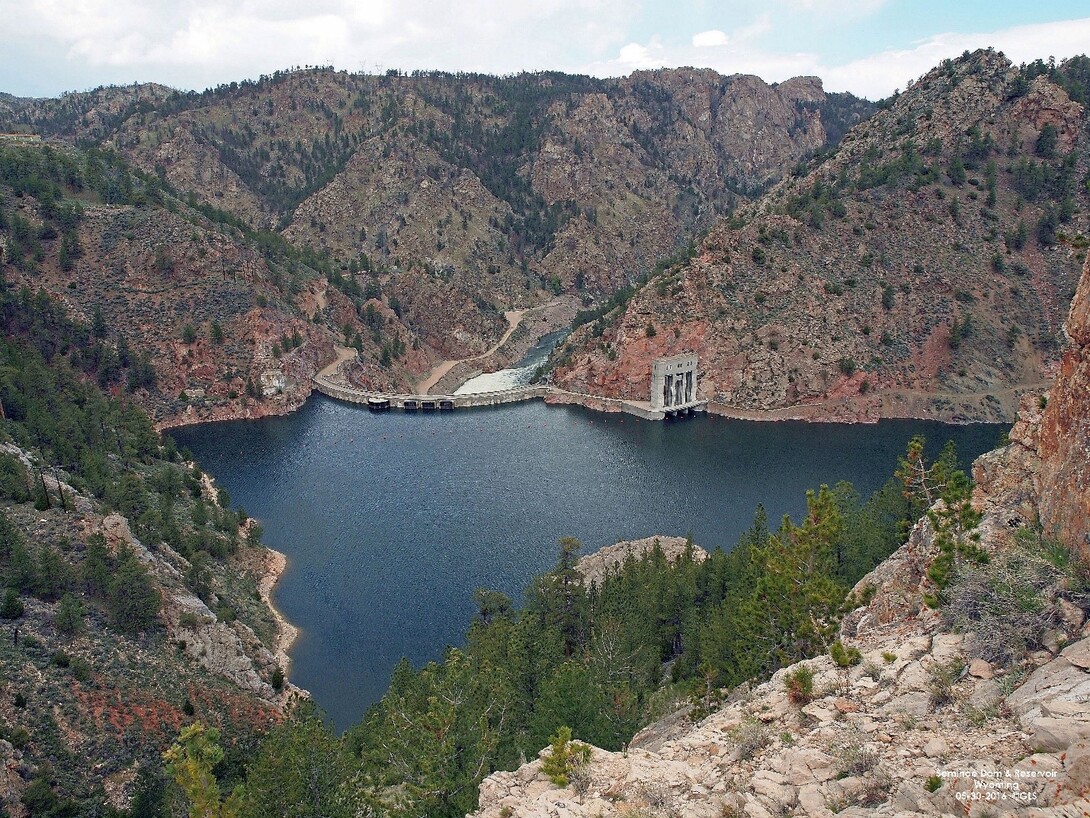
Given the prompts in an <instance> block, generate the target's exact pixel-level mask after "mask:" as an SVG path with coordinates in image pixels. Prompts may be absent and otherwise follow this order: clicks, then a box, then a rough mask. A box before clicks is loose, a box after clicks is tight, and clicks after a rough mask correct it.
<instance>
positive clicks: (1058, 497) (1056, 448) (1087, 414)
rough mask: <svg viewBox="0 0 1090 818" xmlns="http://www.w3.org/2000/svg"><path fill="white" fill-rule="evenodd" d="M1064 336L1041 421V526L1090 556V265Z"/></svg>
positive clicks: (1088, 264) (1083, 275) (1077, 294)
mask: <svg viewBox="0 0 1090 818" xmlns="http://www.w3.org/2000/svg"><path fill="white" fill-rule="evenodd" d="M1066 330H1067V336H1068V338H1069V340H1070V346H1069V347H1068V349H1067V351H1066V352H1065V353H1064V357H1063V363H1062V364H1061V368H1060V375H1059V378H1058V379H1057V381H1056V386H1055V387H1053V389H1052V392H1051V393H1050V394H1049V399H1048V405H1047V406H1046V407H1045V410H1044V413H1043V415H1042V417H1041V427H1040V433H1039V434H1040V440H1039V444H1038V446H1039V449H1038V451H1039V454H1040V458H1041V467H1040V468H1041V475H1040V486H1041V523H1042V525H1043V526H1044V528H1045V531H1046V532H1047V533H1050V534H1053V535H1055V536H1058V537H1059V539H1060V540H1062V541H1063V542H1064V543H1065V544H1066V545H1067V546H1068V547H1070V548H1077V549H1078V550H1079V551H1080V552H1081V553H1082V554H1083V555H1085V556H1090V539H1088V532H1090V260H1088V262H1087V264H1086V265H1085V266H1084V267H1083V271H1082V279H1081V281H1080V282H1079V287H1078V290H1077V291H1076V293H1075V300H1074V301H1073V302H1072V304H1071V313H1070V316H1069V317H1068V320H1067V325H1066Z"/></svg>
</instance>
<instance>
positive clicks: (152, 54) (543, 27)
mask: <svg viewBox="0 0 1090 818" xmlns="http://www.w3.org/2000/svg"><path fill="white" fill-rule="evenodd" d="M639 13H640V9H639V5H638V4H637V3H633V2H631V0H628V1H627V2H626V0H535V2H511V0H463V2H460V3H458V4H453V3H445V2H444V3H440V2H436V0H397V2H396V4H395V2H394V0H308V1H307V2H305V3H300V2H298V0H0V20H3V21H4V24H3V25H0V52H2V50H3V48H2V44H3V43H4V42H19V43H25V42H27V41H35V42H40V43H42V45H41V47H40V48H38V51H39V52H40V53H43V54H44V53H45V52H47V51H49V52H52V53H56V52H57V50H58V49H59V50H60V51H61V52H62V53H65V54H67V57H68V63H69V64H68V66H67V67H66V68H64V69H62V70H65V71H67V72H68V74H69V75H72V76H76V77H79V78H80V79H81V80H82V79H83V78H84V77H88V76H92V77H103V76H106V77H109V79H108V80H106V81H110V80H115V79H116V77H117V76H118V75H121V76H126V75H127V76H128V77H129V78H130V79H132V78H136V77H143V78H149V77H151V78H154V79H158V80H160V81H164V82H167V83H170V84H174V85H179V86H182V87H196V88H202V87H204V86H205V85H214V84H217V83H220V82H226V81H231V80H235V79H242V78H244V77H254V76H256V75H257V74H259V73H266V72H269V71H272V70H275V69H277V68H288V67H291V66H294V65H308V64H309V65H314V64H326V63H332V64H334V65H336V66H337V67H339V68H344V69H347V70H350V71H360V70H380V69H383V68H395V67H396V68H403V69H414V68H425V69H428V68H435V69H443V70H455V71H457V70H481V71H488V72H491V73H506V72H513V71H519V70H524V69H525V70H535V69H539V68H558V69H568V70H576V69H578V67H579V66H580V65H581V64H583V63H584V62H586V60H587V59H588V55H589V58H591V59H594V58H599V57H604V56H605V55H607V54H609V53H610V52H614V53H615V51H616V49H618V48H619V47H620V46H621V45H623V44H624V43H625V41H626V37H628V36H629V35H626V32H627V31H628V29H629V28H630V23H631V21H632V19H634V18H635V17H636V16H638V15H639ZM645 47H646V46H645ZM55 70H56V69H54V71H55ZM4 71H5V67H4V65H3V57H2V56H0V76H3V74H4ZM99 81H103V80H101V79H100V80H99ZM73 85H81V86H82V87H88V85H87V83H85V82H79V83H73ZM4 90H15V91H18V89H8V88H5V89H4ZM58 90H59V89H58Z"/></svg>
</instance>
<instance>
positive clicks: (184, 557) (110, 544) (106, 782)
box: [0, 280, 284, 816]
mask: <svg viewBox="0 0 1090 818" xmlns="http://www.w3.org/2000/svg"><path fill="white" fill-rule="evenodd" d="M0 316H2V322H0V323H2V326H3V327H4V331H3V337H2V338H0V577H2V582H3V585H4V589H5V590H4V592H3V593H4V596H3V602H2V604H0V620H3V628H2V635H3V638H2V639H0V676H2V679H3V696H2V701H0V734H2V737H3V739H4V740H3V741H2V742H0V755H2V756H3V759H4V766H5V771H6V772H5V776H4V778H3V779H2V781H0V798H2V799H3V801H4V806H5V808H6V809H7V810H8V814H11V815H20V814H27V813H26V812H23V811H21V808H26V809H27V810H29V814H31V815H42V816H44V815H55V816H59V815H106V814H119V813H117V812H116V810H115V809H114V808H121V807H124V808H125V809H126V810H127V808H128V806H129V805H130V804H131V803H133V802H132V799H133V798H134V797H135V798H136V799H137V800H136V804H137V809H138V810H139V809H142V808H141V807H139V804H141V803H144V801H145V800H146V799H148V798H159V797H160V796H161V793H162V789H163V783H162V782H163V773H162V761H161V759H160V753H161V752H162V751H163V749H164V748H165V747H166V746H167V745H168V744H169V742H170V741H171V739H172V738H173V737H174V736H175V735H176V733H177V730H178V729H179V727H180V726H181V725H182V724H184V723H186V722H187V721H190V720H192V719H194V718H199V719H201V720H203V721H205V722H207V723H211V724H215V725H217V726H219V727H220V728H222V729H223V731H224V736H225V742H226V743H225V747H226V749H227V757H228V762H227V765H228V766H227V767H225V768H224V769H230V765H240V764H241V763H242V761H243V759H244V758H245V757H246V756H247V755H248V753H249V752H250V751H251V748H252V746H253V744H254V742H255V741H256V740H257V737H258V736H259V735H260V734H261V733H262V732H264V731H265V730H266V729H267V728H268V726H269V724H270V722H271V721H272V722H274V721H276V720H277V719H279V718H280V708H281V702H280V698H281V695H280V691H281V690H282V689H283V688H284V676H283V673H282V671H280V670H279V669H278V665H277V664H276V661H275V660H274V658H273V656H272V653H271V649H272V648H274V647H275V640H276V636H277V629H278V627H277V625H276V623H275V621H274V619H273V616H272V614H271V612H270V610H269V609H268V608H267V607H266V606H265V605H264V603H263V602H262V601H261V600H260V599H259V598H258V595H257V593H256V588H257V583H258V582H259V580H260V579H261V578H262V577H263V576H264V575H265V573H266V570H267V569H266V560H267V553H266V551H265V549H264V548H262V547H260V546H259V545H258V540H259V537H260V528H259V527H257V526H255V524H254V522H253V521H250V520H248V518H247V517H246V514H245V512H243V511H242V510H241V509H232V508H230V505H229V498H228V497H227V495H226V494H225V493H223V492H219V493H217V492H215V490H214V488H213V486H212V484H211V483H209V482H207V478H206V477H204V476H203V475H202V474H201V473H200V471H199V469H198V468H197V467H196V466H195V465H193V464H191V463H188V462H186V460H185V458H184V457H183V456H182V455H181V454H179V453H178V452H177V451H176V450H175V449H174V447H173V446H172V445H171V443H170V442H169V441H168V440H165V439H161V438H160V437H159V435H158V434H157V433H156V432H155V429H154V427H153V425H152V423H151V420H150V419H149V418H148V416H147V414H146V413H145V412H144V411H143V410H142V409H141V408H140V407H139V406H137V405H136V404H135V403H134V402H133V401H132V400H131V399H130V398H127V397H122V398H121V399H115V398H110V397H107V396H105V395H104V394H103V393H102V392H101V391H100V387H99V386H98V385H97V383H96V382H97V381H106V382H109V381H110V380H111V379H112V378H114V377H116V373H115V372H114V370H115V369H116V368H118V367H121V366H127V367H128V369H127V371H128V372H129V377H132V376H133V375H132V373H134V372H135V373H137V375H139V373H140V366H139V362H138V361H135V360H134V361H130V362H128V363H127V364H124V365H123V364H122V363H121V362H119V361H118V360H116V359H112V358H110V355H109V354H108V353H106V352H105V351H104V350H105V347H104V346H103V343H104V342H103V341H101V340H100V339H98V338H96V335H95V333H94V331H93V328H92V327H89V326H87V325H84V324H81V323H78V322H75V321H73V320H72V319H71V318H69V317H68V315H67V314H66V313H65V311H64V310H63V309H62V308H61V307H60V306H59V305H58V304H56V303H55V302H52V301H51V300H50V299H48V298H47V297H46V296H45V294H44V293H42V292H39V293H38V294H32V293H31V292H30V291H29V290H27V289H25V288H23V289H13V288H11V287H10V286H8V285H6V284H5V283H3V282H2V280H0ZM122 371H125V370H122ZM145 544H146V545H145ZM239 769H241V768H239ZM142 799H144V800H142ZM111 810H113V811H111ZM123 814H128V813H127V812H125V813H123ZM136 814H146V813H140V812H139V811H138V812H137V813H136Z"/></svg>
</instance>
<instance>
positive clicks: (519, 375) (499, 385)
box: [454, 367, 537, 395]
mask: <svg viewBox="0 0 1090 818" xmlns="http://www.w3.org/2000/svg"><path fill="white" fill-rule="evenodd" d="M536 368H537V367H519V368H518V369H501V370H500V371H499V372H489V373H488V374H486V375H478V376H477V377H476V378H470V379H469V380H468V381H466V382H465V383H463V384H462V385H461V386H459V387H458V388H457V389H456V390H454V394H455V395H476V394H480V393H481V392H502V391H503V390H504V389H514V388H515V387H516V386H523V385H524V384H527V383H529V382H530V377H531V376H532V375H533V374H534V369H536Z"/></svg>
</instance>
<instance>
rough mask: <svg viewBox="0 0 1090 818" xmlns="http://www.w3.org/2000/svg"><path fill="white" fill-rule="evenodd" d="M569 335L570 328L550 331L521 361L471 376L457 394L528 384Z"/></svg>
mask: <svg viewBox="0 0 1090 818" xmlns="http://www.w3.org/2000/svg"><path fill="white" fill-rule="evenodd" d="M567 335H568V330H560V331H559V332H550V333H549V334H548V335H546V336H544V337H543V338H542V339H541V340H540V341H538V342H537V343H536V344H535V345H534V346H533V348H532V349H531V350H530V351H529V352H527V353H526V357H524V358H523V359H522V360H521V361H519V362H518V364H516V365H515V366H513V367H511V368H509V369H501V370H499V371H498V372H489V373H488V374H486V375H478V376H477V377H476V378H470V379H469V380H468V381H466V382H465V383H463V384H462V385H461V386H459V387H458V388H457V389H456V390H455V391H454V394H455V395H479V394H480V393H482V392H502V391H503V390H505V389H515V388H516V387H519V386H526V385H527V384H529V383H530V380H531V379H532V378H533V377H534V372H535V371H537V368H538V367H539V366H541V365H542V364H543V363H545V362H546V361H547V360H549V354H550V353H551V352H552V351H553V349H555V348H556V345H557V344H558V343H560V342H561V341H562V340H563V339H564V338H566V337H567Z"/></svg>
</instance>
